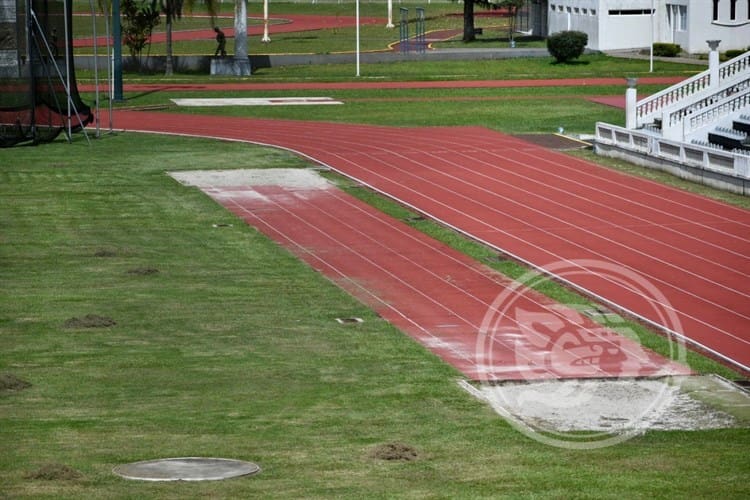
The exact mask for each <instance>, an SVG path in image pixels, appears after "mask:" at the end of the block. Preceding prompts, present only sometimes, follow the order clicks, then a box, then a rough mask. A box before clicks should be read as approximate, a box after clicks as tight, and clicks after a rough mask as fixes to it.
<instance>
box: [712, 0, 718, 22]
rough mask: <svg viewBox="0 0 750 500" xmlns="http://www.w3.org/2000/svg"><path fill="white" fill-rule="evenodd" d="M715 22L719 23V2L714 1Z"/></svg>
mask: <svg viewBox="0 0 750 500" xmlns="http://www.w3.org/2000/svg"><path fill="white" fill-rule="evenodd" d="M713 20H714V21H718V20H719V0H714V16H713Z"/></svg>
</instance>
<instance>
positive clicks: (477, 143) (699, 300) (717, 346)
mask: <svg viewBox="0 0 750 500" xmlns="http://www.w3.org/2000/svg"><path fill="white" fill-rule="evenodd" d="M138 116H140V117H141V118H138ZM123 120H124V121H125V122H126V123H125V127H126V128H130V126H132V127H134V128H135V129H141V130H143V129H151V130H153V131H157V132H172V133H188V134H195V135H202V136H203V135H207V136H216V135H217V134H216V131H217V130H221V134H220V135H222V136H224V137H228V138H231V139H236V140H247V141H250V142H255V143H260V144H267V145H275V146H280V147H284V148H287V149H290V150H293V151H296V152H298V153H301V154H304V155H306V156H309V157H311V158H314V159H315V160H316V161H319V162H321V163H323V164H326V165H329V166H331V167H333V168H334V169H336V170H338V171H340V172H342V173H344V174H345V175H347V176H349V177H352V178H354V179H356V180H358V181H360V182H362V183H364V184H366V185H368V186H371V187H373V188H374V189H376V190H378V191H381V192H383V193H385V194H387V195H388V196H391V197H392V198H395V199H398V200H399V201H401V202H403V203H405V204H406V205H409V206H411V207H413V208H415V209H417V210H419V211H421V212H423V213H426V214H429V215H430V216H431V217H434V218H436V219H438V220H440V221H441V222H443V223H445V224H447V225H449V226H451V227H454V228H456V229H458V230H459V231H462V232H464V233H466V234H468V235H470V236H472V237H474V238H476V239H478V240H481V241H484V242H485V243H487V244H489V245H491V246H494V247H496V248H498V249H499V250H501V251H504V252H506V253H509V254H511V255H514V256H515V257H517V258H519V259H521V260H524V261H526V262H529V263H530V264H532V265H534V266H536V267H539V268H544V267H545V266H548V265H549V264H550V263H552V262H555V261H556V260H559V259H560V258H566V259H570V258H571V255H573V254H575V256H576V257H579V258H580V257H582V256H585V255H590V256H592V257H593V258H601V257H602V255H606V257H607V258H608V259H610V260H611V261H613V262H617V263H620V264H622V265H624V266H625V265H626V266H627V267H628V268H632V269H634V270H637V271H638V272H640V273H641V274H643V275H644V276H648V277H649V278H650V279H654V280H655V282H657V283H659V286H660V287H662V286H663V287H664V288H666V289H673V290H674V293H672V292H670V294H671V295H669V297H670V302H671V303H672V305H673V306H674V307H675V309H676V310H677V311H678V312H679V313H680V314H681V315H683V316H684V318H685V321H684V322H683V326H684V328H683V330H684V331H682V332H675V333H678V334H683V335H685V336H686V337H688V338H690V339H691V340H692V341H694V342H696V343H697V344H700V345H701V346H703V347H705V348H707V349H709V350H713V351H715V352H716V353H718V354H719V355H720V356H723V357H725V358H727V359H731V360H734V361H735V362H737V363H739V364H740V365H742V366H744V367H748V366H750V341H748V336H749V334H748V332H749V331H750V322H749V321H748V320H747V314H748V311H750V302H749V301H748V300H747V296H748V295H750V289H749V288H748V285H747V284H746V280H739V281H738V280H737V278H736V276H738V275H739V276H742V275H747V274H748V273H750V267H749V266H750V264H749V263H748V257H747V256H748V255H750V244H748V243H747V241H748V240H747V237H746V235H747V234H748V233H747V231H746V230H745V229H746V228H748V227H750V217H749V216H748V212H747V211H743V210H741V209H737V208H735V207H730V206H728V205H724V204H722V203H719V202H715V201H713V200H707V199H705V198H703V197H700V196H695V195H691V194H689V193H685V192H682V191H679V190H676V189H672V188H669V187H666V186H662V185H659V184H657V183H654V182H651V181H646V180H642V179H638V178H634V177H630V176H625V175H622V174H619V173H616V172H612V171H608V170H606V169H602V168H600V167H596V166H594V165H593V164H590V163H588V162H585V161H581V160H577V159H573V158H570V157H567V156H565V155H562V154H558V153H554V152H550V151H547V150H544V149H542V148H539V147H535V146H534V145H532V144H529V143H526V142H524V141H521V140H519V139H515V138H509V137H508V136H504V135H502V134H498V133H495V132H491V131H488V130H486V129H482V128H480V127H458V128H450V129H446V128H440V127H430V128H425V129H410V128H409V129H407V128H389V127H369V126H361V125H342V124H332V123H314V124H308V123H305V122H296V121H287V120H241V119H232V118H223V117H221V118H217V117H198V116H192V117H187V116H185V115H179V116H171V117H170V115H164V114H157V113H131V114H128V113H123V114H121V115H120V116H119V117H118V123H122V122H123ZM128 120H130V121H129V123H128ZM144 120H145V121H144ZM151 120H154V121H155V123H153V124H149V126H146V127H144V126H143V124H144V123H147V122H150V121H151ZM418 151H422V153H423V155H424V157H423V158H422V159H421V160H417V159H416V158H418V155H416V154H415V153H416V152H418ZM478 151H479V152H481V155H482V159H481V161H475V162H474V163H471V164H468V165H467V157H471V155H475V154H476V155H478V154H480V153H477V152H478ZM487 154H489V155H490V157H491V158H492V159H489V160H488V159H487V158H488V157H485V156H484V155H487ZM436 157H437V158H439V161H438V160H436V159H435V158H436ZM446 160H447V162H448V163H453V164H455V165H458V166H454V167H452V168H450V167H446V166H445V165H446V163H445V162H446ZM431 163H436V164H437V163H440V165H441V168H430V164H431ZM461 168H463V170H461ZM467 169H471V170H474V171H476V172H475V173H474V174H472V175H480V177H481V178H480V179H477V178H473V180H472V181H466V180H464V179H462V177H469V176H468V174H467V173H466V171H467ZM545 169H546V170H549V172H550V175H549V176H548V180H547V182H546V183H543V182H541V181H540V179H539V177H526V176H522V178H523V179H525V180H523V181H521V180H515V181H514V182H516V183H521V182H523V183H526V184H525V185H527V186H528V187H531V186H534V185H536V186H538V187H539V189H544V190H545V193H546V194H545V197H535V198H536V199H538V200H541V201H540V202H534V209H533V210H532V212H534V210H536V211H538V212H541V215H539V216H537V215H531V214H530V213H529V212H525V213H524V215H520V214H521V212H518V214H517V216H516V219H517V220H515V223H517V226H508V227H502V226H501V224H500V223H501V222H503V219H502V218H501V217H500V216H499V215H498V213H500V214H506V213H512V211H514V210H517V207H518V206H519V205H523V204H531V203H532V198H534V197H530V196H529V195H528V194H527V193H524V192H522V191H521V190H517V189H516V190H514V189H512V184H513V183H509V184H510V186H511V189H509V191H508V194H513V195H514V196H516V197H515V198H514V199H512V201H510V202H508V200H507V199H504V200H502V201H500V199H499V198H497V196H492V195H491V194H489V193H487V191H488V190H487V189H485V186H487V185H488V181H487V178H496V179H502V178H504V177H510V176H511V175H513V176H518V175H522V174H523V173H524V172H523V171H524V170H525V171H526V173H527V174H529V173H530V172H534V174H533V175H534V176H538V175H540V172H542V171H544V170H545ZM456 172H460V174H459V175H456ZM560 176H564V177H568V178H570V180H569V181H566V182H568V183H569V184H564V183H563V181H562V180H560V179H559V177H560ZM516 179H520V178H519V177H516ZM493 185H494V184H493ZM558 185H559V186H561V187H560V189H555V187H556V186H558ZM563 185H567V186H571V189H575V190H576V191H577V192H579V193H581V194H580V197H581V198H582V199H586V198H588V199H591V200H592V201H593V203H594V204H593V205H592V206H591V207H588V206H587V205H585V204H582V205H579V206H577V207H573V208H576V209H577V210H578V212H579V214H578V215H575V214H573V215H568V216H566V217H569V218H568V219H566V220H568V221H569V222H568V224H569V227H570V228H571V234H557V235H554V234H551V233H550V231H549V230H545V228H546V227H547V224H549V221H550V220H552V221H554V220H555V217H557V216H559V215H561V213H560V212H561V208H560V207H561V205H562V206H565V201H564V200H565V198H564V196H563V194H562V193H563V192H564V189H563V188H562V186H563ZM585 185H589V186H591V187H592V188H586V189H584V188H585ZM489 191H491V190H489ZM527 191H528V189H527ZM576 191H574V192H576ZM610 191H612V192H613V193H614V194H613V196H612V197H608V193H609V192H610ZM485 195H487V196H491V198H487V199H485V200H484V201H485V203H484V204H483V203H477V200H482V197H483V196H485ZM548 200H552V201H553V203H550V202H549V201H548ZM555 200H556V201H555ZM629 200H632V203H626V202H628V201H629ZM602 206H610V207H617V210H616V211H615V212H611V213H610V214H609V215H607V218H606V221H607V224H608V225H607V226H606V227H607V228H609V229H612V230H613V231H614V233H617V232H618V228H619V232H621V233H622V234H630V235H631V236H632V235H634V234H635V235H638V238H632V239H630V238H626V239H624V240H623V241H622V242H618V244H617V245H612V244H611V243H605V248H603V249H602V248H600V249H599V250H596V249H595V251H592V252H589V251H588V250H587V249H586V248H585V247H586V246H587V245H582V244H581V243H580V241H581V238H582V241H584V242H587V240H588V238H589V237H590V236H589V235H588V234H587V233H586V230H587V229H588V230H589V234H590V232H591V229H590V228H591V226H587V225H586V224H585V223H583V222H581V223H578V221H577V219H578V218H580V217H579V216H580V212H587V211H588V212H592V211H596V210H597V209H596V208H595V207H602ZM649 206H654V207H655V208H654V210H653V214H652V213H650V211H649V210H648V207H649ZM487 207H489V210H488V208H487ZM493 211H494V212H493ZM622 213H628V214H631V216H630V217H629V218H627V219H626V218H625V217H624V216H623V215H622ZM670 213H672V214H674V216H675V217H674V219H673V220H670V218H669V217H668V216H669V214H670ZM493 214H494V215H493ZM654 214H657V215H656V216H655V215H654ZM598 215H602V214H598ZM634 217H635V218H634ZM507 218H508V217H506V219H507ZM600 218H601V217H600ZM488 219H489V222H488ZM558 219H559V217H558ZM586 220H587V222H588V223H589V224H590V223H591V222H592V219H591V218H590V217H587V218H586ZM544 221H547V222H544ZM581 221H583V219H581ZM693 221H694V222H693ZM597 223H601V221H597ZM634 223H636V224H634ZM683 226H688V227H687V228H685V229H684V230H675V229H673V228H682V227H683ZM576 228H577V229H578V230H580V231H582V233H581V234H582V236H580V237H579V236H575V235H574V234H573V233H574V232H575V231H574V230H576ZM631 228H635V229H631ZM597 230H600V229H597ZM665 231H666V232H665ZM614 233H613V234H607V235H606V237H607V238H609V239H610V240H611V239H612V238H613V235H614ZM665 234H666V235H668V237H664V235H665ZM530 235H533V237H532V236H530ZM657 239H663V240H666V241H668V242H669V243H668V244H667V245H664V244H659V245H657V244H656V243H655V242H654V241H655V240H657ZM562 240H565V242H564V245H565V246H566V247H567V248H574V249H575V251H573V250H571V251H570V252H569V255H568V253H567V252H566V255H559V254H558V252H556V251H555V250H556V247H558V246H559V245H562V244H563V243H559V242H560V241H562ZM597 240H601V237H600V236H597ZM577 241H579V242H578V243H577ZM604 241H605V242H606V241H607V240H606V239H605V240H604ZM555 242H557V243H555ZM706 242H708V243H707V244H706ZM511 243H512V244H511ZM607 245H609V246H607ZM643 245H646V248H643ZM669 245H671V247H672V248H673V249H674V255H679V256H680V257H679V258H675V259H674V260H673V258H672V257H673V256H671V255H669V252H668V249H669ZM657 247H658V248H659V250H658V252H657V251H656V250H654V248H657ZM665 248H666V249H667V253H666V254H665V253H664V249H665ZM605 251H606V253H605ZM652 252H654V253H655V254H658V255H654V256H653V257H656V258H652V256H651V253H652ZM691 255H692V257H691ZM646 256H647V257H648V258H646ZM743 256H744V257H743ZM665 270H666V271H665ZM743 281H744V282H743ZM578 286H581V287H584V285H582V284H579V285H578ZM585 288H586V290H587V291H589V292H590V293H592V294H593V295H595V296H599V297H601V298H603V299H604V300H605V301H608V302H610V303H613V304H618V300H619V299H618V296H617V294H618V293H623V292H622V291H620V292H617V291H615V290H613V289H612V287H611V286H609V285H607V284H606V283H599V284H597V283H591V282H590V281H589V280H586V283H585ZM732 296H734V297H735V298H732ZM631 312H634V313H636V314H639V315H644V319H647V320H649V321H653V320H654V318H649V317H648V316H647V315H645V313H644V312H643V311H638V310H637V309H634V310H631ZM656 321H658V319H656Z"/></svg>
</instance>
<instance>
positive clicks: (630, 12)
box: [609, 9, 651, 16]
mask: <svg viewBox="0 0 750 500" xmlns="http://www.w3.org/2000/svg"><path fill="white" fill-rule="evenodd" d="M609 15H610V16H650V15H651V9H616V10H610V11H609Z"/></svg>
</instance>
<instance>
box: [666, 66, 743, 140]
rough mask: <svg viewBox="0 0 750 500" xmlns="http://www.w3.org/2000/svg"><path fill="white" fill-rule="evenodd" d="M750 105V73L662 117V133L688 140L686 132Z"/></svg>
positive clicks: (669, 137)
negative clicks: (743, 78)
mask: <svg viewBox="0 0 750 500" xmlns="http://www.w3.org/2000/svg"><path fill="white" fill-rule="evenodd" d="M748 106H750V75H748V77H747V78H746V79H745V80H742V81H740V82H737V83H736V84H734V85H731V86H729V87H725V88H723V89H721V90H720V91H718V92H715V93H713V94H710V95H707V96H705V97H703V98H701V99H698V100H696V101H695V102H693V103H691V104H689V105H687V106H683V107H681V108H679V109H677V110H675V111H672V112H667V113H665V116H664V117H663V118H662V135H663V136H664V138H666V139H672V140H682V141H685V140H689V139H690V137H689V135H690V134H691V133H692V132H695V131H697V130H699V129H701V128H703V127H706V126H708V125H711V124H712V123H715V122H716V121H718V120H721V119H722V118H724V117H727V116H729V115H732V114H735V113H737V112H739V111H741V110H742V109H743V108H744V109H747V108H748Z"/></svg>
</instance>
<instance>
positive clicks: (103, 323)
mask: <svg viewBox="0 0 750 500" xmlns="http://www.w3.org/2000/svg"><path fill="white" fill-rule="evenodd" d="M116 324H117V322H115V320H113V319H112V318H108V317H106V316H98V315H96V314H87V315H86V316H84V317H82V318H70V319H69V320H67V321H66V322H65V328H108V327H110V326H115V325H116Z"/></svg>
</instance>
